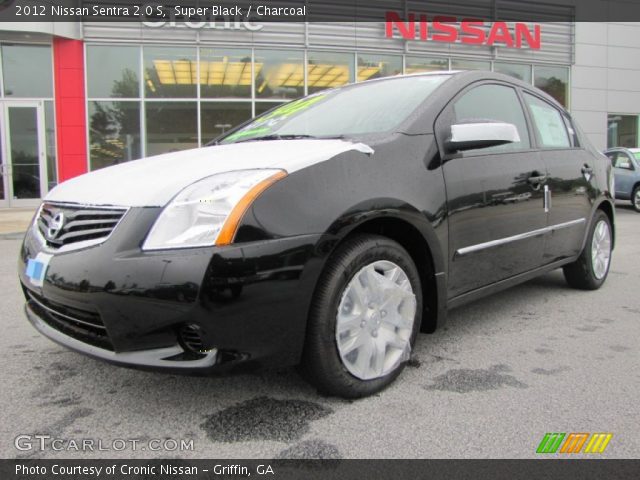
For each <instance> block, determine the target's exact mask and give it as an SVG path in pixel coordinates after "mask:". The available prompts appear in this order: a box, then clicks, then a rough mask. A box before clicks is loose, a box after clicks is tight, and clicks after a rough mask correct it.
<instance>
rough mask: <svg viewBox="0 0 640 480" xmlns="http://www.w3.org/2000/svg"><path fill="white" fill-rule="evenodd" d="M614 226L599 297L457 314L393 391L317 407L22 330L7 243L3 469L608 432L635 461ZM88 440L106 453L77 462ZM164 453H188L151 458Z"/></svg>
mask: <svg viewBox="0 0 640 480" xmlns="http://www.w3.org/2000/svg"><path fill="white" fill-rule="evenodd" d="M617 210H618V211H617V246H616V250H615V253H614V257H613V263H612V267H611V272H610V275H609V279H608V280H607V282H606V284H605V285H604V287H603V288H602V289H601V290H599V291H597V292H582V291H575V290H571V289H569V288H568V287H567V286H566V285H565V283H564V279H563V277H562V274H561V272H559V271H558V272H553V273H551V274H548V275H545V276H543V277H540V278H538V279H536V280H533V281H530V282H528V283H526V284H524V285H521V286H518V287H515V288H513V289H511V290H508V291H506V292H504V293H500V294H498V295H495V296H492V297H488V298H485V299H483V300H480V301H477V302H475V303H472V304H470V305H467V306H465V307H462V308H460V309H457V310H454V311H452V312H451V314H450V317H449V322H448V324H447V326H446V328H445V329H443V330H441V331H439V332H437V333H436V334H433V335H420V337H419V339H418V344H417V347H416V349H415V350H414V352H413V358H412V360H411V363H410V366H408V367H407V368H406V369H405V371H404V373H403V375H402V376H401V377H400V378H399V380H398V381H397V382H396V383H395V384H393V385H392V386H391V387H390V388H389V389H387V390H386V391H384V392H382V393H381V394H379V395H377V396H375V397H372V398H367V399H363V400H359V401H354V402H349V401H343V400H339V399H333V398H326V397H322V396H319V395H318V394H317V393H316V392H315V391H314V390H313V389H312V388H311V387H309V386H308V385H307V384H306V383H304V382H303V381H302V380H301V379H300V377H299V376H298V375H297V373H296V372H295V371H294V370H293V369H290V370H284V371H277V372H267V373H261V374H251V375H240V376H232V377H225V378H194V377H179V376H169V375H164V374H155V373H145V372H138V371H134V370H128V369H124V368H118V367H114V366H111V365H107V364H104V363H101V362H99V361H95V360H92V359H88V358H85V357H83V356H81V355H79V354H76V353H72V352H70V351H67V350H65V349H64V348H62V347H59V346H57V345H55V344H53V343H51V342H50V341H49V340H47V339H46V338H43V337H42V336H40V335H39V334H38V333H36V331H35V330H34V329H33V328H32V327H31V326H30V325H29V324H28V323H27V321H26V319H25V318H24V315H23V313H22V305H23V299H22V297H21V293H20V291H19V285H18V282H17V277H16V272H15V269H16V258H17V253H18V249H19V244H20V241H19V240H18V239H16V238H12V237H11V236H9V237H6V236H5V237H4V238H2V239H0V305H2V308H1V309H0V319H1V320H0V321H1V323H2V326H3V328H2V335H0V356H1V358H2V368H1V370H0V385H1V387H0V405H1V406H2V409H1V412H0V457H2V458H15V457H20V458H100V457H104V458H130V457H138V458H153V457H163V458H167V457H170V458H179V457H183V458H199V457H202V458H276V457H278V458H281V457H286V458H290V457H314V458H317V457H322V458H338V457H341V458H432V457H437V458H528V457H529V458H530V457H535V456H536V454H535V450H536V448H537V446H538V444H539V443H540V441H541V440H542V438H543V436H544V434H545V433H546V432H592V433H595V432H611V433H613V438H612V440H611V442H610V444H609V446H608V448H607V450H606V452H605V453H604V454H602V455H601V456H603V457H606V458H640V453H639V452H640V429H639V428H638V425H640V407H639V405H640V402H639V400H638V399H639V398H640V341H639V339H640V295H639V294H638V291H639V290H638V286H639V285H640V214H637V213H635V212H633V211H632V210H631V209H630V207H627V206H623V205H619V206H618V209H617ZM33 434H45V435H51V436H52V437H55V438H60V439H63V440H65V442H63V444H59V445H58V446H59V447H62V451H53V450H51V449H47V450H45V451H41V450H40V449H39V448H34V449H31V450H24V451H21V450H18V449H16V447H15V446H14V441H15V438H16V437H18V436H19V435H33ZM83 439H93V440H95V441H96V442H97V441H98V440H100V441H102V442H103V448H105V447H106V448H111V449H110V450H103V451H93V452H92V451H87V452H77V451H75V450H74V449H73V448H71V445H72V444H70V443H69V440H78V441H81V440H83ZM119 439H121V440H126V441H127V448H126V449H125V450H122V451H114V450H113V449H112V448H116V447H117V448H119V447H120V446H121V445H122V444H121V443H115V442H114V440H119ZM154 439H155V440H163V439H175V440H177V441H178V442H179V441H180V440H187V442H186V443H187V444H188V443H189V441H191V440H193V442H192V445H193V449H192V450H188V451H169V452H167V451H163V450H159V451H150V450H149V448H145V447H144V446H143V445H146V444H148V442H149V441H150V440H154ZM130 440H136V441H137V442H138V443H137V447H136V448H137V449H136V450H135V451H133V450H132V442H130ZM154 445H155V446H156V447H157V446H158V442H156V443H155V444H154ZM166 446H167V448H172V447H173V443H168V444H166ZM23 448H24V444H23ZM67 448H69V449H67ZM143 448H144V450H143ZM591 457H593V455H591Z"/></svg>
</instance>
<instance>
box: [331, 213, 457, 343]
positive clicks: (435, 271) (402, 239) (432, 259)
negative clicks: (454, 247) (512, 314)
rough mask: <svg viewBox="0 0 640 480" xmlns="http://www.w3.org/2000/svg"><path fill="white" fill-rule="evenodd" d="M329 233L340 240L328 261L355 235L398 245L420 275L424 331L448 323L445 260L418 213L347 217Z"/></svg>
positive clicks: (365, 214)
mask: <svg viewBox="0 0 640 480" xmlns="http://www.w3.org/2000/svg"><path fill="white" fill-rule="evenodd" d="M330 232H331V233H332V234H333V235H335V236H336V237H337V242H335V244H334V245H333V246H332V249H331V251H330V252H329V254H328V255H327V258H329V256H330V255H331V254H332V253H333V252H334V251H335V250H336V249H337V248H338V247H339V246H340V245H342V244H343V243H344V242H345V241H346V240H347V239H348V238H350V237H351V236H352V235H356V234H363V233H365V234H366V233H370V234H376V235H381V236H384V237H387V238H390V239H391V240H394V241H396V242H398V243H399V244H400V245H402V247H403V248H404V249H405V250H407V252H408V253H409V255H410V256H411V259H412V260H413V262H414V264H415V265H416V268H417V269H418V272H419V274H420V281H421V285H422V294H423V304H424V309H423V316H422V323H421V328H420V329H421V331H423V332H428V333H431V332H433V331H435V330H436V329H437V328H438V327H439V326H442V325H443V324H444V322H445V321H446V269H445V262H444V258H445V257H446V256H445V254H444V252H443V251H442V248H441V247H440V241H439V240H438V236H437V235H436V232H435V229H434V228H433V226H432V225H431V223H430V222H429V220H428V219H427V217H425V215H424V214H422V213H421V212H419V211H418V210H417V209H412V208H407V206H406V204H405V205H404V208H403V209H395V208H390V209H377V210H375V211H369V212H366V213H365V212H362V210H360V211H359V212H358V213H357V214H353V215H346V216H345V218H341V219H340V220H338V221H336V222H335V223H334V224H333V225H332V227H331V228H330Z"/></svg>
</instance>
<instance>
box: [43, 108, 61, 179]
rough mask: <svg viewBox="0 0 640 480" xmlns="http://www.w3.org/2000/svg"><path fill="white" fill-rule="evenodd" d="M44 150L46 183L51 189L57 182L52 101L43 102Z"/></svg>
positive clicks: (54, 118) (54, 120)
mask: <svg viewBox="0 0 640 480" xmlns="http://www.w3.org/2000/svg"><path fill="white" fill-rule="evenodd" d="M44 128H45V143H46V145H45V151H46V155H47V184H48V190H51V189H52V188H53V187H55V186H56V185H57V184H58V168H57V165H58V163H57V155H56V117H55V113H54V111H53V102H52V101H51V100H48V101H46V102H44Z"/></svg>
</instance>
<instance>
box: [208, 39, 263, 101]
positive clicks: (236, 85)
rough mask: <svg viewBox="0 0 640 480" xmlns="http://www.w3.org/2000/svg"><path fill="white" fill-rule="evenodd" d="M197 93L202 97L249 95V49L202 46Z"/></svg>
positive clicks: (241, 96) (243, 96)
mask: <svg viewBox="0 0 640 480" xmlns="http://www.w3.org/2000/svg"><path fill="white" fill-rule="evenodd" d="M200 95H201V96H202V98H223V97H227V98H233V97H239V98H250V97H251V50H248V49H234V48H201V49H200Z"/></svg>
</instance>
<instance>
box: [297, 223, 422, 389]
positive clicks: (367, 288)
mask: <svg viewBox="0 0 640 480" xmlns="http://www.w3.org/2000/svg"><path fill="white" fill-rule="evenodd" d="M421 317H422V290H421V285H420V276H419V274H418V271H417V269H416V266H415V265H414V263H413V261H412V259H411V256H410V255H409V254H408V253H407V251H406V250H405V249H404V248H403V247H402V246H401V245H400V244H398V243H396V242H394V241H393V240H390V239H388V238H385V237H381V236H377V235H357V236H354V237H353V238H351V239H348V240H347V241H346V242H345V243H344V245H342V246H341V247H340V248H339V249H338V250H337V251H336V252H335V253H334V254H333V255H332V256H331V258H330V259H329V260H328V262H327V267H326V269H325V271H324V272H323V274H322V276H321V278H320V280H319V283H318V288H317V289H316V293H315V297H314V299H313V304H312V308H311V311H310V316H309V326H308V332H307V339H306V344H305V352H304V358H303V364H302V367H303V371H304V373H305V374H306V377H307V378H308V380H309V381H310V382H311V383H313V384H314V385H315V386H317V387H318V389H319V390H320V391H321V392H323V393H326V394H329V395H337V396H341V397H345V398H358V397H363V396H367V395H371V394H373V393H375V392H377V391H379V390H382V389H383V388H385V387H386V386H387V385H389V384H390V383H391V382H392V381H393V380H394V379H395V378H396V377H397V376H398V375H399V374H400V372H401V371H402V369H403V368H404V364H405V362H406V361H407V360H408V359H409V356H410V353H411V349H412V347H413V344H414V342H415V338H416V335H417V333H418V330H419V325H420V320H421Z"/></svg>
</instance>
